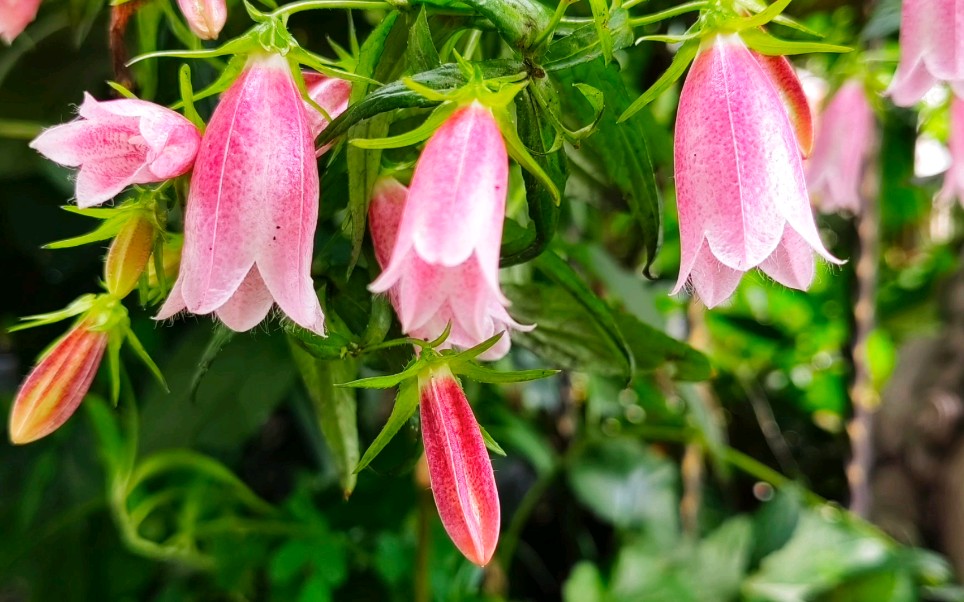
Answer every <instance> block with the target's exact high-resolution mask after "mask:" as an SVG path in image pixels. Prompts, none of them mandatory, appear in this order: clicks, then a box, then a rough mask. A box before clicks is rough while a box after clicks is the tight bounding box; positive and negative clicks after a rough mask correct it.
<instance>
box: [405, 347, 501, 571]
mask: <svg viewBox="0 0 964 602" xmlns="http://www.w3.org/2000/svg"><path fill="white" fill-rule="evenodd" d="M418 388H419V397H420V404H419V412H420V414H421V419H422V441H423V443H424V445H425V460H426V463H427V464H428V473H429V478H430V480H431V483H432V496H433V497H434V498H435V506H436V508H438V513H439V517H440V518H441V519H442V525H443V526H444V527H445V531H446V532H447V533H448V534H449V537H450V538H451V539H452V542H453V543H454V544H455V546H456V547H457V548H458V549H459V551H460V552H462V554H464V555H465V557H466V558H468V559H469V560H470V561H472V562H473V563H475V564H477V565H479V566H485V565H486V564H488V563H489V560H491V559H492V554H493V553H494V552H495V547H496V544H497V543H498V541H499V525H500V520H501V517H500V509H499V493H498V490H497V489H496V485H495V474H494V473H493V472H492V462H491V461H490V460H489V452H488V450H486V449H485V442H484V441H483V439H482V432H481V430H480V429H479V425H478V423H477V422H476V420H475V415H474V414H472V408H471V407H470V406H469V402H468V400H467V399H466V398H465V393H464V392H463V391H462V387H460V386H459V383H458V381H456V380H455V377H454V376H453V375H452V372H451V371H450V370H449V368H448V366H446V365H442V366H441V367H434V368H432V369H431V370H429V371H428V372H427V374H422V375H420V376H419V378H418Z"/></svg>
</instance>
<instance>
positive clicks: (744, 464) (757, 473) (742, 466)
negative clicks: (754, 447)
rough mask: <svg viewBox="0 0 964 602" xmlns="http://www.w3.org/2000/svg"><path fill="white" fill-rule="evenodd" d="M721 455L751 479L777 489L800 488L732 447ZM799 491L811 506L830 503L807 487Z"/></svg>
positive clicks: (792, 481) (794, 482) (725, 460)
mask: <svg viewBox="0 0 964 602" xmlns="http://www.w3.org/2000/svg"><path fill="white" fill-rule="evenodd" d="M720 455H721V456H722V459H723V461H724V462H726V463H727V464H730V465H731V466H733V467H734V468H737V469H739V470H742V471H743V472H745V473H746V474H748V475H750V476H751V477H755V478H757V479H759V480H761V481H765V482H767V483H769V484H771V485H773V486H774V487H776V488H777V489H786V488H789V487H795V486H798V483H797V482H796V481H794V480H793V479H790V478H788V477H786V476H784V475H782V474H781V473H779V472H777V471H776V470H773V469H772V468H770V467H769V466H767V465H766V464H764V463H762V462H760V461H759V460H757V459H755V458H753V457H751V456H748V455H746V454H744V453H743V452H741V451H737V450H735V449H733V448H732V447H724V448H723V450H722V452H721V454H720ZM799 489H801V490H802V491H803V497H804V498H805V499H806V500H807V502H809V503H811V504H814V505H823V504H827V503H828V502H827V500H826V499H825V498H823V497H821V496H819V495H817V494H816V493H814V492H812V491H810V490H809V489H807V488H805V487H799Z"/></svg>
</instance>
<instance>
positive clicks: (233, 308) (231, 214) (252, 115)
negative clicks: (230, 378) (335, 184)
mask: <svg viewBox="0 0 964 602" xmlns="http://www.w3.org/2000/svg"><path fill="white" fill-rule="evenodd" d="M318 193H319V190H318V164H317V162H316V160H315V149H314V143H313V137H312V133H311V123H310V120H309V116H308V113H307V111H306V109H305V104H304V101H303V100H302V97H301V93H300V92H299V90H298V86H297V84H296V83H295V80H294V77H293V76H292V73H291V68H290V67H289V65H288V62H287V60H285V59H284V58H283V57H282V56H280V55H278V54H256V55H252V56H251V57H250V58H249V59H248V64H247V65H246V66H245V69H244V71H243V72H242V74H241V76H240V77H238V79H237V80H235V82H234V83H233V84H232V85H231V87H230V88H229V89H228V90H227V92H225V93H224V96H222V98H221V102H220V103H219V104H218V106H217V109H215V111H214V114H213V115H212V116H211V120H210V122H209V123H208V127H207V130H206V131H205V134H204V140H203V142H202V143H201V150H200V151H199V152H198V157H197V162H196V164H195V167H194V174H193V176H192V178H191V189H190V193H189V195H188V200H187V210H186V213H185V217H184V247H183V251H182V254H181V269H180V272H179V274H178V279H177V282H176V283H175V284H174V288H173V290H172V291H171V294H170V296H169V297H168V299H167V301H166V302H165V304H164V306H163V307H162V308H161V310H160V312H159V313H158V318H159V319H163V318H168V317H171V316H173V315H174V314H176V313H178V312H179V311H182V310H184V309H187V310H188V311H190V312H191V313H194V314H208V313H212V312H214V313H216V314H217V316H218V317H219V318H220V319H221V321H223V322H224V323H225V324H226V325H227V326H228V327H229V328H232V329H233V330H237V331H244V330H248V329H250V328H253V327H254V326H256V325H257V324H258V323H259V322H261V321H262V320H263V319H264V318H265V317H266V316H267V315H268V312H269V311H270V310H271V307H272V306H273V305H274V304H275V303H277V304H278V307H280V308H281V310H282V311H283V312H284V313H285V314H286V315H287V316H288V317H289V318H291V320H292V321H293V322H295V323H297V324H299V325H300V326H302V327H303V328H307V329H309V330H312V331H314V332H316V333H319V334H323V333H324V329H325V326H324V324H325V321H324V316H323V315H322V312H321V304H320V303H319V301H318V296H317V295H316V294H315V288H314V284H313V283H312V280H311V256H312V250H313V247H314V240H315V226H316V224H317V222H318Z"/></svg>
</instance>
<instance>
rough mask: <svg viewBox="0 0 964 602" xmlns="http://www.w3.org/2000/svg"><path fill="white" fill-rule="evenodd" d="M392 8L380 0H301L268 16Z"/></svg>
mask: <svg viewBox="0 0 964 602" xmlns="http://www.w3.org/2000/svg"><path fill="white" fill-rule="evenodd" d="M394 6H395V4H394V3H392V2H383V1H382V0H303V1H302V2H293V3H291V4H285V5H284V6H282V7H281V8H279V9H278V10H276V11H274V12H273V13H271V14H269V15H268V16H269V17H281V16H284V15H293V14H295V13H300V12H304V11H306V10H318V9H323V8H328V9H332V8H334V9H352V8H354V9H358V10H385V9H390V8H393V7H394Z"/></svg>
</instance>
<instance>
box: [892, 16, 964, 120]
mask: <svg viewBox="0 0 964 602" xmlns="http://www.w3.org/2000/svg"><path fill="white" fill-rule="evenodd" d="M900 19H901V20H900V62H899V63H898V64H897V73H896V74H895V75H894V79H893V81H892V82H891V84H890V88H888V90H887V94H888V95H889V96H890V97H891V99H893V101H894V104H896V105H899V106H902V107H909V106H911V105H914V104H916V103H917V102H919V101H920V99H921V98H922V97H923V96H924V94H926V93H927V91H928V90H930V89H931V88H932V87H934V85H935V84H937V83H938V82H947V83H949V84H950V85H951V87H952V88H954V91H955V92H956V93H957V94H958V95H959V96H960V95H964V0H903V3H902V4H901V9H900Z"/></svg>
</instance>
